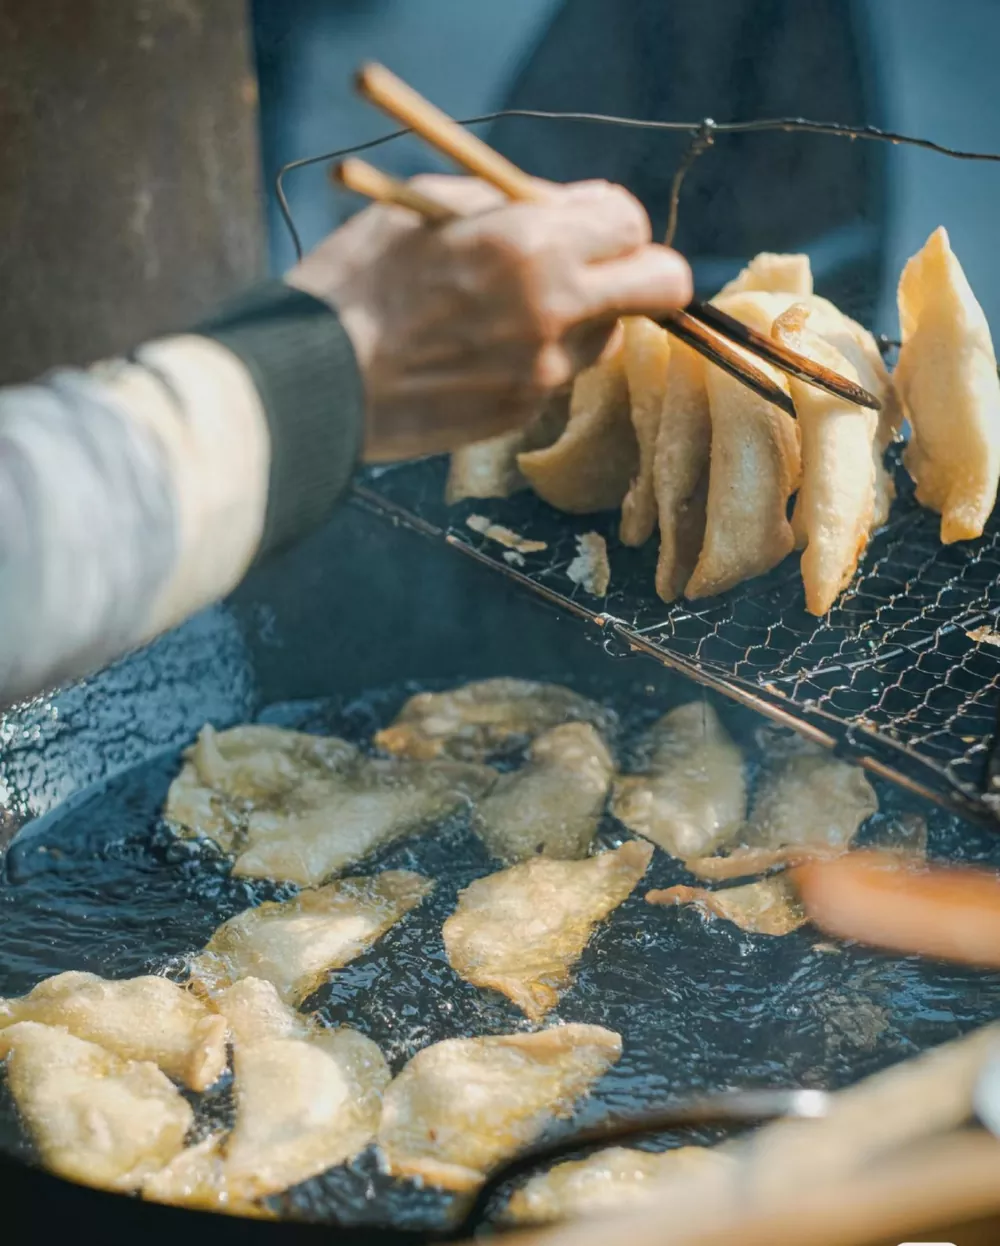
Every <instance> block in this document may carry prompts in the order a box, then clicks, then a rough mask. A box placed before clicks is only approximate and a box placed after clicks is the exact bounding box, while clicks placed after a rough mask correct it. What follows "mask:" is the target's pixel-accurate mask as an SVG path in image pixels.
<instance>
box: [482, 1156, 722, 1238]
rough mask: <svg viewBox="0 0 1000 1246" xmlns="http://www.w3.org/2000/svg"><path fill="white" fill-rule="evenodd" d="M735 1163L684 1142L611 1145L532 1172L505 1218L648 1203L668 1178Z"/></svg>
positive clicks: (535, 1219) (536, 1220)
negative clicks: (655, 1148) (660, 1146)
mask: <svg viewBox="0 0 1000 1246" xmlns="http://www.w3.org/2000/svg"><path fill="white" fill-rule="evenodd" d="M734 1163H735V1160H733V1159H732V1157H731V1156H728V1155H725V1154H723V1153H722V1152H720V1151H717V1150H715V1149H713V1148H711V1147H702V1146H685V1147H678V1148H677V1149H676V1150H674V1151H662V1152H656V1153H654V1152H651V1151H634V1150H632V1149H631V1148H628V1147H608V1148H607V1149H606V1150H604V1151H596V1152H595V1153H594V1154H593V1155H588V1156H587V1158H586V1159H578V1160H568V1161H567V1162H566V1163H564V1164H556V1166H555V1167H554V1168H550V1169H549V1171H548V1172H545V1173H540V1174H539V1175H538V1176H537V1177H532V1178H531V1179H530V1180H529V1181H527V1182H526V1183H525V1184H524V1185H523V1186H522V1187H521V1188H520V1189H519V1190H516V1191H515V1192H514V1194H513V1196H512V1197H511V1200H510V1202H509V1203H508V1204H507V1207H506V1210H505V1212H504V1219H505V1220H507V1221H508V1222H513V1223H515V1224H547V1223H551V1222H552V1221H555V1220H571V1219H576V1218H578V1217H582V1216H590V1215H601V1214H603V1213H604V1212H610V1211H616V1210H618V1209H619V1208H627V1207H638V1206H645V1205H646V1204H647V1203H649V1202H651V1201H652V1200H653V1199H654V1198H655V1197H656V1192H657V1188H658V1183H659V1182H660V1181H662V1180H663V1179H664V1178H667V1177H671V1178H676V1179H678V1180H684V1178H685V1177H686V1176H688V1175H691V1176H695V1175H697V1174H699V1173H701V1172H703V1171H705V1170H710V1169H712V1168H715V1167H718V1166H720V1165H731V1164H734Z"/></svg>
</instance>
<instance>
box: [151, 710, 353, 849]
mask: <svg viewBox="0 0 1000 1246" xmlns="http://www.w3.org/2000/svg"><path fill="white" fill-rule="evenodd" d="M357 752H358V750H357V749H356V748H355V747H354V745H353V744H348V742H347V741H346V740H339V739H336V738H335V737H326V736H315V735H307V734H305V733H304V732H301V731H286V730H285V729H284V728H282V727H272V726H268V725H267V724H263V723H247V724H245V725H244V726H242V727H231V728H230V729H229V730H228V731H216V730H215V729H214V728H213V727H212V725H211V724H210V723H206V724H205V726H204V727H203V728H202V729H201V731H200V732H199V734H198V739H197V740H196V741H195V743H194V744H193V745H191V747H190V748H188V749H187V750H185V753H184V764H183V765H182V767H181V772H180V774H179V775H178V776H177V778H176V779H174V781H173V783H171V785H170V790H169V792H168V793H167V803H166V806H165V808H164V811H163V816H164V817H165V818H166V819H167V821H168V822H170V823H172V824H173V825H175V826H176V827H177V828H178V829H179V830H180V831H181V833H182V834H194V835H207V836H208V837H209V838H210V839H213V840H215V842H216V843H217V844H218V845H219V847H220V848H221V849H222V850H223V852H233V851H234V850H236V848H237V847H238V845H239V843H240V842H241V840H242V839H243V838H244V837H245V824H246V813H247V811H248V810H252V809H258V808H260V809H263V808H278V809H280V808H282V807H283V806H284V805H285V804H287V802H289V801H290V800H291V801H292V804H293V806H295V807H297V805H298V803H299V802H300V801H308V800H309V797H310V794H311V793H312V792H313V791H315V790H317V789H319V790H320V791H325V785H326V784H327V783H328V782H329V780H330V779H331V778H332V777H333V776H337V775H340V774H342V773H344V771H345V769H346V767H347V766H348V765H349V764H350V763H351V762H352V761H353V760H354V759H355V757H356V756H357Z"/></svg>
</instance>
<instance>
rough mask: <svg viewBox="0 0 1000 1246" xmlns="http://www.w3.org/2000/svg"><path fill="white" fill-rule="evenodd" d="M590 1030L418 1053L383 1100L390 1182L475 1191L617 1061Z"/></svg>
mask: <svg viewBox="0 0 1000 1246" xmlns="http://www.w3.org/2000/svg"><path fill="white" fill-rule="evenodd" d="M621 1049H622V1044H621V1038H620V1037H619V1036H618V1035H617V1034H615V1033H613V1032H612V1031H611V1030H605V1029H604V1028H602V1027H601V1026H598V1025H557V1026H554V1027H553V1028H552V1029H548V1030H541V1031H539V1032H537V1033H534V1034H499V1035H493V1036H490V1037H488V1038H450V1039H446V1040H445V1041H444V1042H441V1043H434V1044H433V1045H432V1046H430V1047H425V1048H424V1049H423V1051H418V1052H417V1054H416V1055H415V1056H414V1057H413V1059H412V1060H410V1062H409V1063H408V1064H407V1065H406V1067H405V1068H404V1069H403V1071H402V1072H401V1073H400V1074H399V1076H398V1077H397V1078H396V1079H395V1080H394V1081H393V1082H392V1083H391V1084H390V1086H389V1089H388V1090H387V1091H386V1092H385V1098H384V1101H383V1105H382V1123H381V1125H380V1127H379V1131H378V1145H379V1148H380V1150H381V1151H382V1153H383V1155H384V1157H385V1160H386V1163H387V1166H388V1170H389V1172H390V1173H391V1174H392V1175H393V1176H396V1177H420V1178H423V1180H425V1181H427V1182H428V1183H429V1184H431V1185H435V1186H440V1187H442V1188H444V1189H447V1190H474V1189H475V1188H476V1187H477V1186H479V1185H480V1184H481V1183H482V1182H483V1180H484V1179H485V1178H486V1175H487V1174H488V1172H489V1171H490V1169H492V1168H494V1167H495V1166H496V1165H497V1164H499V1163H501V1162H502V1161H503V1160H505V1159H507V1158H508V1157H510V1156H511V1155H514V1154H515V1153H516V1152H517V1151H519V1150H520V1149H521V1148H522V1147H524V1146H527V1145H528V1144H529V1143H530V1142H533V1141H534V1139H535V1138H537V1137H538V1135H539V1134H540V1133H541V1132H542V1130H543V1129H544V1128H545V1126H546V1125H547V1124H548V1123H549V1122H550V1121H551V1120H552V1118H553V1117H566V1116H570V1115H571V1114H572V1112H573V1107H574V1104H575V1103H576V1101H577V1100H578V1099H579V1098H580V1097H581V1096H582V1095H584V1094H586V1093H587V1091H589V1090H590V1088H591V1086H593V1084H594V1083H595V1082H596V1081H597V1080H598V1079H599V1078H600V1077H601V1076H603V1074H604V1073H606V1072H607V1070H608V1069H609V1068H610V1067H611V1066H612V1065H613V1064H614V1063H615V1062H616V1061H617V1060H618V1058H619V1056H620V1055H621Z"/></svg>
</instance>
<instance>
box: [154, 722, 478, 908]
mask: <svg viewBox="0 0 1000 1246" xmlns="http://www.w3.org/2000/svg"><path fill="white" fill-rule="evenodd" d="M495 778H496V774H495V772H494V771H492V770H491V769H489V768H488V767H485V766H471V765H463V764H459V763H454V762H447V761H442V762H434V763H433V764H431V765H416V764H414V763H413V762H409V761H407V760H405V759H397V758H388V759H387V758H372V757H365V756H362V755H361V754H360V753H359V752H358V750H357V749H356V748H355V747H354V746H353V745H352V744H348V743H347V741H346V740H338V739H335V738H324V737H320V736H311V735H304V734H302V733H301V732H296V731H284V730H282V729H281V728H278V727H264V726H246V727H235V728H233V729H232V730H230V731H223V732H220V733H216V732H215V731H213V730H212V728H211V727H208V726H206V727H205V728H204V729H203V731H202V732H201V734H200V735H199V737H198V742H197V744H196V745H195V746H194V747H193V748H191V749H189V750H188V752H187V754H186V760H185V763H184V766H183V768H182V770H181V773H180V774H179V775H178V777H177V778H176V779H175V780H174V782H173V783H172V784H171V786H170V791H169V793H168V795H167V806H166V810H165V816H166V817H167V819H168V820H169V821H170V822H172V823H173V824H174V825H175V826H177V827H178V829H179V830H180V833H181V834H182V835H186V836H194V835H205V836H208V837H209V838H210V839H213V840H214V841H215V842H216V843H217V844H218V845H219V847H220V848H222V849H223V850H224V851H226V852H229V853H232V854H233V855H234V856H235V858H236V859H235V862H234V864H233V874H234V875H236V876H237V877H246V878H272V879H277V880H280V881H283V882H292V883H298V884H299V885H300V886H314V885H316V884H318V883H322V882H324V881H325V880H326V879H327V878H329V877H330V876H331V875H333V874H336V873H339V872H341V871H343V870H344V869H346V868H347V867H348V866H349V865H353V864H354V863H356V862H357V861H360V860H362V859H363V858H364V857H366V856H368V855H369V854H370V853H371V852H373V851H374V850H375V849H376V848H379V847H381V846H382V845H384V844H387V843H390V842H391V841H393V840H395V839H399V838H400V837H402V836H404V835H410V834H414V833H415V832H417V831H420V830H422V829H424V827H426V826H428V825H429V824H430V823H432V822H434V821H435V820H437V819H440V818H443V817H445V816H446V815H447V814H449V813H451V812H452V811H453V810H455V809H457V808H459V807H460V806H462V805H464V804H468V803H469V801H471V800H472V799H473V798H474V797H476V796H478V795H480V794H481V793H482V792H485V791H486V790H487V789H488V788H489V787H490V786H491V785H492V784H493V781H494V779H495Z"/></svg>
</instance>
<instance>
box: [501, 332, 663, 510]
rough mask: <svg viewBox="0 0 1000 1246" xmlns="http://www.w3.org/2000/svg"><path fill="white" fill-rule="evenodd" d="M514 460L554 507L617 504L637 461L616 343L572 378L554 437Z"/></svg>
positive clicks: (621, 358)
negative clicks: (562, 423) (564, 420)
mask: <svg viewBox="0 0 1000 1246" xmlns="http://www.w3.org/2000/svg"><path fill="white" fill-rule="evenodd" d="M517 465H518V467H519V468H520V469H521V472H522V474H523V475H524V476H525V478H526V479H527V481H528V483H529V484H530V485H531V487H532V489H534V491H535V492H536V493H537V494H538V496H539V497H540V498H543V499H544V500H545V501H546V502H548V503H549V505H550V506H554V507H556V509H557V510H561V511H568V512H569V513H570V514H573V515H586V514H590V513H591V512H592V511H605V510H613V509H614V508H615V507H616V506H618V505H620V503H621V500H622V498H623V497H624V496H625V494H626V492H627V491H628V488H629V485H630V484H631V481H632V478H633V477H634V476H635V474H636V470H637V468H638V466H639V447H638V443H637V442H636V438H635V432H634V430H633V428H632V421H631V417H630V415H629V398H628V384H627V382H626V380H625V361H624V349H623V347H622V344H621V342H619V343H618V345H617V346H616V347H615V348H614V349H612V350H611V352H610V353H609V354H608V355H606V356H605V357H604V358H603V359H601V360H599V361H598V362H597V363H595V364H594V365H593V367H590V368H586V369H585V370H584V371H583V372H581V373H580V375H579V376H578V377H577V378H576V381H575V382H574V384H573V394H572V397H571V399H570V410H569V423H568V424H567V425H566V428H565V431H564V432H563V434H562V436H561V437H560V438H559V440H558V441H557V442H555V444H554V445H551V446H549V447H548V448H547V449H544V450H531V451H529V452H527V453H526V454H519V455H518V456H517Z"/></svg>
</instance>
